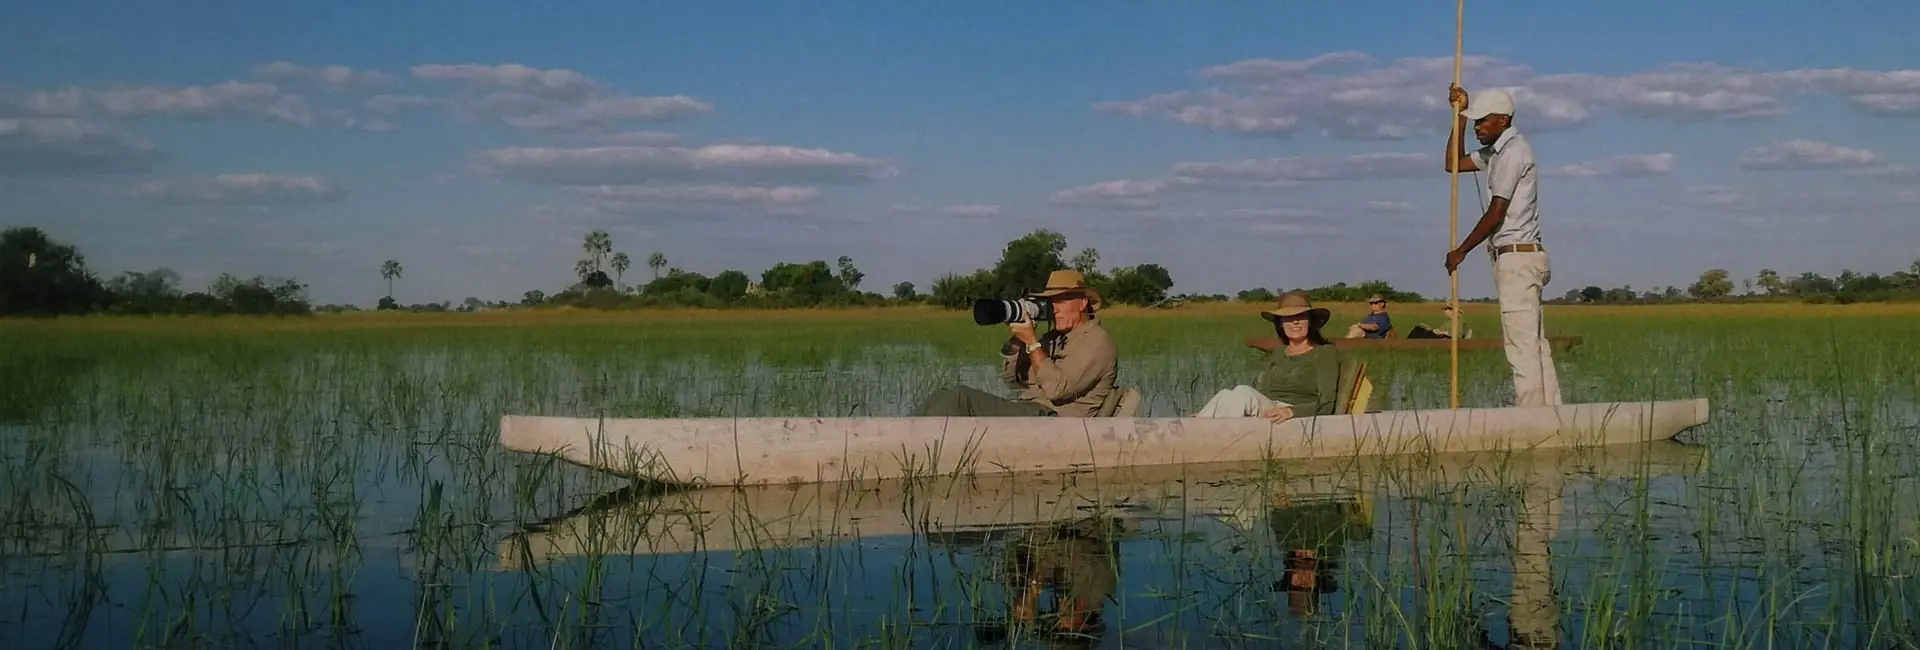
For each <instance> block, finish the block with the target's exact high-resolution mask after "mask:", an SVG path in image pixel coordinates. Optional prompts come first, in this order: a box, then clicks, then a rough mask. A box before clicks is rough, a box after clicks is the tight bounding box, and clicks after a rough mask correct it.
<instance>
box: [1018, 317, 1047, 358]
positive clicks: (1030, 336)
mask: <svg viewBox="0 0 1920 650" xmlns="http://www.w3.org/2000/svg"><path fill="white" fill-rule="evenodd" d="M1007 330H1008V331H1010V332H1012V333H1013V340H1014V341H1017V342H1019V343H1020V346H1021V351H1022V352H1025V353H1026V356H1027V359H1028V360H1029V361H1031V362H1032V363H1034V364H1036V365H1037V364H1042V363H1046V362H1048V361H1050V359H1048V358H1047V350H1046V348H1044V347H1042V346H1041V345H1040V336H1039V335H1037V334H1034V333H1033V321H1032V320H1031V319H1029V320H1023V321H1020V322H1017V323H1009V324H1007Z"/></svg>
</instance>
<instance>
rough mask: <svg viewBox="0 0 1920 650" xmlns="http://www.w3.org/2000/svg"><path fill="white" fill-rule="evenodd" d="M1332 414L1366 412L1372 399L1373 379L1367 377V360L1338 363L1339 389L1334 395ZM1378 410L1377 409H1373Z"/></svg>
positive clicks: (1349, 360)
mask: <svg viewBox="0 0 1920 650" xmlns="http://www.w3.org/2000/svg"><path fill="white" fill-rule="evenodd" d="M1334 400H1335V404H1336V406H1335V407H1334V414H1336V415H1348V414H1352V413H1367V412H1368V411H1367V407H1368V406H1369V405H1370V404H1369V403H1370V402H1372V401H1373V380H1371V379H1368V378H1367V362H1366V361H1363V360H1360V359H1348V360H1342V361H1341V363H1340V391H1339V393H1338V394H1336V395H1335V397H1334ZM1374 410H1376V411H1377V410H1379V409H1377V408H1376V409H1374Z"/></svg>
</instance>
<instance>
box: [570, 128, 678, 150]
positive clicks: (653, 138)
mask: <svg viewBox="0 0 1920 650" xmlns="http://www.w3.org/2000/svg"><path fill="white" fill-rule="evenodd" d="M584 137H585V138H588V139H592V140H594V141H597V142H604V143H607V144H623V145H630V146H636V147H670V146H673V145H677V144H680V136H679V135H676V134H673V133H666V132H664V131H628V132H625V133H600V134H589V135H587V136H584Z"/></svg>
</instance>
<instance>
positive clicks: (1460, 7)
mask: <svg viewBox="0 0 1920 650" xmlns="http://www.w3.org/2000/svg"><path fill="white" fill-rule="evenodd" d="M1466 23H1467V0H1454V16H1453V85H1455V86H1458V85H1460V59H1461V56H1462V51H1463V45H1464V43H1465V40H1466V38H1465V37H1466ZM1447 130H1448V131H1450V132H1452V133H1453V142H1454V148H1453V149H1452V150H1449V151H1448V152H1447V172H1448V173H1447V180H1448V181H1449V182H1448V183H1447V187H1448V188H1449V189H1450V194H1451V196H1450V197H1449V198H1448V200H1447V250H1449V251H1451V250H1453V247H1454V246H1455V245H1456V243H1457V242H1459V241H1460V151H1459V147H1460V145H1461V143H1462V140H1461V137H1462V136H1463V135H1464V134H1462V133H1461V132H1460V131H1461V129H1460V112H1459V111H1457V110H1454V109H1453V102H1447ZM1447 282H1448V284H1449V285H1450V286H1451V289H1450V293H1449V294H1448V297H1447V306H1449V307H1452V308H1453V311H1452V313H1451V315H1450V317H1449V320H1450V321H1451V322H1449V323H1448V324H1447V338H1448V340H1449V341H1448V345H1447V348H1448V349H1449V350H1450V351H1451V354H1452V356H1453V366H1452V369H1451V371H1450V373H1449V375H1450V379H1449V382H1448V384H1447V408H1450V409H1457V408H1460V270H1459V269H1454V270H1452V271H1448V272H1447Z"/></svg>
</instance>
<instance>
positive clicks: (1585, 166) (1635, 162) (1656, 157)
mask: <svg viewBox="0 0 1920 650" xmlns="http://www.w3.org/2000/svg"><path fill="white" fill-rule="evenodd" d="M1672 171H1673V154H1671V153H1654V154H1628V155H1624V156H1612V157H1609V158H1601V159H1599V160H1590V161H1587V162H1583V163H1575V164H1572V165H1561V166H1559V167H1549V168H1547V169H1545V170H1543V171H1542V174H1543V175H1546V176H1572V177H1585V178H1613V177H1635V176H1658V175H1661V174H1666V173H1669V172H1672Z"/></svg>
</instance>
